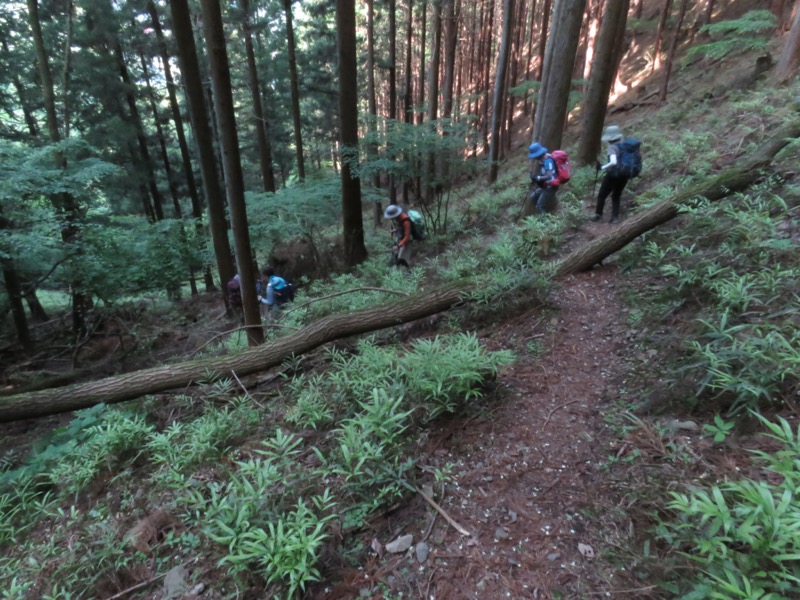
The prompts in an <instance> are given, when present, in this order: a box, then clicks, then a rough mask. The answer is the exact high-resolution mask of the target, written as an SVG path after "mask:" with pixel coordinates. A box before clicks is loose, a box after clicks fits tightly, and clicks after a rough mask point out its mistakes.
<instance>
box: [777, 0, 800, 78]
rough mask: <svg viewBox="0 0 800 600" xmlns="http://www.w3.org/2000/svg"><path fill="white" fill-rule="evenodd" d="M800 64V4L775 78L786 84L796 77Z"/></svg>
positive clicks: (795, 9) (796, 9)
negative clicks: (799, 64)
mask: <svg viewBox="0 0 800 600" xmlns="http://www.w3.org/2000/svg"><path fill="white" fill-rule="evenodd" d="M798 62H800V3H797V4H795V6H794V16H793V17H792V28H791V29H790V30H789V36H788V37H787V38H786V43H785V44H784V45H783V51H782V52H781V57H780V59H778V66H777V67H776V68H775V76H776V78H777V79H778V81H780V82H785V81H787V80H788V79H789V78H790V77H791V76H792V75H794V73H795V71H796V70H797V63H798Z"/></svg>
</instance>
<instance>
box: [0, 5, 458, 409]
mask: <svg viewBox="0 0 800 600" xmlns="http://www.w3.org/2000/svg"><path fill="white" fill-rule="evenodd" d="M339 1H340V2H341V1H343V0H339ZM465 289H466V288H465V286H464V285H463V284H454V285H450V286H446V287H443V288H440V289H438V290H434V291H429V292H426V293H424V294H420V295H417V296H410V297H408V298H404V299H402V300H398V301H396V302H392V303H388V304H381V305H380V306H376V307H374V308H368V309H365V310H361V311H357V312H353V313H348V314H343V315H333V316H330V317H326V318H323V319H321V320H319V321H317V322H316V323H312V324H311V325H309V326H307V327H304V328H303V329H301V330H300V331H298V332H296V333H293V334H290V335H287V336H286V337H283V338H280V339H279V340H277V341H275V342H272V343H269V344H264V345H263V346H260V347H257V348H251V349H249V350H246V351H244V352H241V353H239V354H236V355H231V356H222V357H215V358H210V359H209V358H207V359H201V360H196V361H189V362H185V363H179V364H175V365H167V366H164V367H156V368H153V369H146V370H143V371H136V372H134V373H127V374H125V375H117V376H114V377H109V378H106V379H101V380H100V381H94V382H91V383H84V384H76V385H71V386H68V387H64V388H55V389H49V390H41V391H37V392H30V393H26V394H17V395H15V396H8V397H6V398H0V423H6V422H9V421H16V420H20V419H30V418H34V417H43V416H47V415H53V414H57V413H63V412H69V411H73V410H78V409H81V408H86V407H89V406H94V405H95V404H99V403H100V402H105V403H107V404H113V403H116V402H123V401H125V400H133V399H135V398H139V397H141V396H144V395H147V394H155V393H158V392H164V391H167V390H172V389H176V388H181V389H182V388H185V387H186V386H188V385H191V384H192V383H194V382H196V381H198V380H200V379H206V378H207V377H208V375H209V373H210V372H211V373H216V374H217V375H218V376H220V377H225V376H227V375H229V374H230V373H231V372H235V373H236V375H237V376H240V377H241V376H243V375H248V374H250V373H256V372H259V371H263V370H265V369H268V368H270V367H274V366H276V365H279V364H281V362H283V361H284V360H285V359H286V358H287V357H289V356H293V355H300V354H303V353H305V352H308V351H310V350H313V349H314V348H318V347H319V346H322V345H323V344H327V343H328V342H331V341H333V340H336V339H340V338H343V337H349V336H352V335H359V334H362V333H368V332H370V331H376V330H378V329H383V328H386V327H392V326H394V325H400V324H402V323H407V322H408V321H413V320H415V319H421V318H423V317H427V316H430V315H433V314H436V313H438V312H441V311H444V310H448V309H449V308H451V307H452V306H453V305H455V304H458V303H459V302H460V301H461V299H462V293H463V292H464V290H465Z"/></svg>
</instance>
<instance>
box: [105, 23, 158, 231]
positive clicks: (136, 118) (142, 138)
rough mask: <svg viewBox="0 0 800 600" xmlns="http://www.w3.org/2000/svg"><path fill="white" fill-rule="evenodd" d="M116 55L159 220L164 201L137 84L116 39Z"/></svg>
mask: <svg viewBox="0 0 800 600" xmlns="http://www.w3.org/2000/svg"><path fill="white" fill-rule="evenodd" d="M113 43H114V56H115V57H116V59H117V70H118V72H119V76H120V79H122V83H123V84H124V89H125V90H126V92H125V101H126V102H127V103H128V110H129V111H130V113H131V121H132V125H133V127H134V128H135V129H136V141H137V142H138V144H139V153H140V154H141V155H142V161H141V162H142V166H143V167H144V170H145V174H146V175H147V185H148V187H149V189H150V196H151V197H152V198H153V209H154V211H155V216H156V220H157V221H161V220H163V219H164V209H163V206H164V201H163V200H162V198H161V192H160V191H159V190H158V185H157V183H156V175H155V172H154V171H153V163H152V162H151V160H150V151H149V150H148V148H147V136H146V135H145V133H144V125H143V124H142V117H141V115H140V114H139V109H138V107H137V106H136V97H135V94H134V90H135V89H136V86H134V85H133V83H132V82H131V78H130V75H129V74H128V65H127V64H126V63H125V55H124V53H123V51H122V43H121V42H120V41H119V40H118V39H115V40H114V42H113Z"/></svg>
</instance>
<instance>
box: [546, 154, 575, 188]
mask: <svg viewBox="0 0 800 600" xmlns="http://www.w3.org/2000/svg"><path fill="white" fill-rule="evenodd" d="M550 156H552V157H553V162H555V163H556V176H555V178H554V179H552V180H551V181H550V185H561V184H562V183H567V182H568V181H569V180H570V178H571V177H572V166H571V165H570V163H569V156H568V155H567V153H566V152H564V151H563V150H553V153H552V154H551V155H550Z"/></svg>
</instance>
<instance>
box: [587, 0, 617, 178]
mask: <svg viewBox="0 0 800 600" xmlns="http://www.w3.org/2000/svg"><path fill="white" fill-rule="evenodd" d="M629 3H630V0H608V3H607V4H606V14H605V15H604V16H603V21H602V23H601V24H600V32H599V33H598V35H597V44H596V47H595V49H596V52H595V55H594V66H593V67H592V75H591V77H590V78H589V88H588V89H587V90H586V97H585V98H584V100H583V123H582V125H581V137H580V142H579V145H578V152H577V159H578V160H577V161H576V162H577V163H578V164H583V165H592V164H594V161H595V160H596V159H597V155H598V153H599V152H600V146H601V142H600V136H601V133H602V131H603V123H604V120H605V116H606V109H607V108H608V96H609V94H610V93H611V86H612V85H613V83H614V79H615V78H616V74H617V68H618V67H619V60H620V58H621V56H622V45H623V43H624V33H625V25H626V23H627V19H628V6H629Z"/></svg>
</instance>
